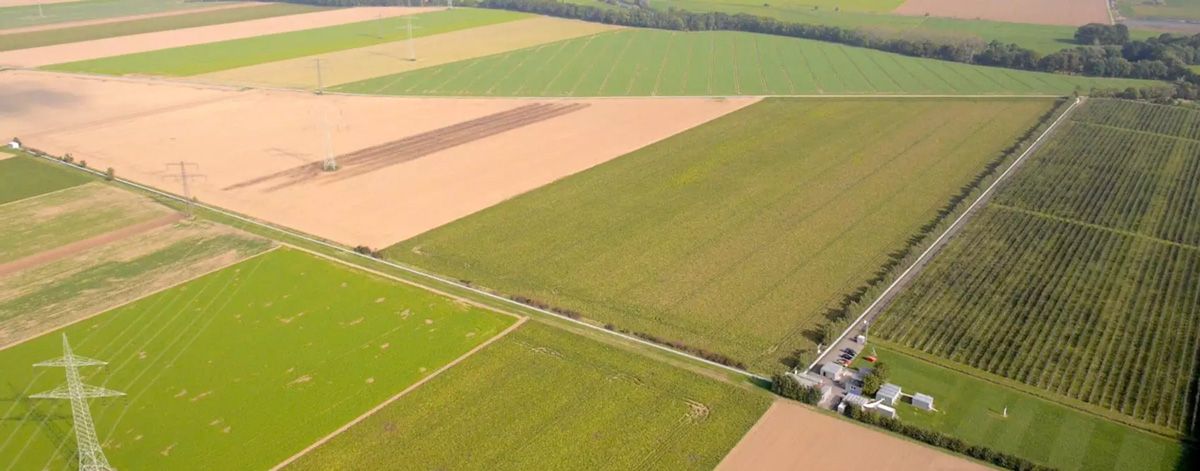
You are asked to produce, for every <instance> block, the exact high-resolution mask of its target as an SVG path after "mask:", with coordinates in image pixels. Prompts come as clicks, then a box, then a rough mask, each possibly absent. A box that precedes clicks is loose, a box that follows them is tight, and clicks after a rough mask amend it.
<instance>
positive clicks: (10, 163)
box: [0, 150, 89, 205]
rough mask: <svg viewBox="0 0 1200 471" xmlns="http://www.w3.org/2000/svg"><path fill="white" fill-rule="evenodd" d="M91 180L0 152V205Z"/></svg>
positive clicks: (26, 158)
mask: <svg viewBox="0 0 1200 471" xmlns="http://www.w3.org/2000/svg"><path fill="white" fill-rule="evenodd" d="M88 181H89V180H88V178H87V177H85V176H83V175H80V174H77V173H75V172H69V171H66V170H64V169H61V168H57V167H56V166H55V165H53V164H50V163H47V162H42V161H39V160H35V159H32V158H29V157H23V156H13V155H12V154H10V153H7V152H6V151H4V150H0V205H4V204H8V203H11V202H13V201H17V200H22V199H25V198H29V197H31V196H37V195H40V194H43V193H50V192H54V191H58V190H62V189H64V188H70V187H73V186H76V185H82V184H84V183H87V182H88Z"/></svg>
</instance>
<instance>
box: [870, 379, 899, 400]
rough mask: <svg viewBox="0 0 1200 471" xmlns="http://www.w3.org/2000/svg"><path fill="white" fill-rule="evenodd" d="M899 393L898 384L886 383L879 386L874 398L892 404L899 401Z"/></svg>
mask: <svg viewBox="0 0 1200 471" xmlns="http://www.w3.org/2000/svg"><path fill="white" fill-rule="evenodd" d="M900 394H901V390H900V386H896V385H894V384H892V383H887V384H885V385H883V386H882V387H880V388H879V392H877V393H875V399H879V400H881V401H883V403H884V404H886V405H889V406H894V405H896V403H897V402H900Z"/></svg>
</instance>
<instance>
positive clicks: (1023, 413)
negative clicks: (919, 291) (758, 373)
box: [854, 342, 1183, 471]
mask: <svg viewBox="0 0 1200 471" xmlns="http://www.w3.org/2000/svg"><path fill="white" fill-rule="evenodd" d="M866 351H867V352H869V353H870V354H873V355H876V356H878V357H879V359H880V360H881V361H884V362H886V363H887V364H888V367H889V370H890V371H891V382H893V383H896V384H898V385H900V386H901V387H903V388H904V392H906V393H909V394H912V393H914V392H921V393H925V394H929V395H931V396H933V397H934V404H933V405H934V407H935V408H936V409H937V410H936V411H933V412H929V411H924V410H920V409H917V408H915V407H913V406H912V405H910V404H907V403H903V404H901V405H899V406H898V407H897V412H898V413H899V415H900V419H901V420H903V421H904V422H905V423H910V424H914V425H917V426H919V427H922V428H926V429H930V430H937V431H940V432H944V433H947V434H950V435H953V436H955V437H958V438H961V439H962V440H964V441H966V442H968V443H972V444H981V445H987V446H989V447H992V448H993V449H996V450H999V451H1004V452H1008V453H1013V454H1015V455H1017V456H1021V457H1023V458H1026V459H1029V460H1033V461H1035V462H1038V463H1042V464H1045V465H1047V466H1052V467H1054V468H1057V469H1061V470H1064V471H1073V470H1080V471H1082V470H1093V469H1108V470H1128V471H1143V470H1144V471H1151V470H1161V471H1171V470H1175V469H1182V468H1180V467H1178V466H1179V463H1180V460H1181V459H1182V457H1183V456H1182V455H1183V449H1182V446H1181V444H1180V443H1179V441H1177V440H1172V439H1169V438H1165V437H1162V436H1159V435H1155V434H1151V433H1148V432H1144V431H1141V430H1137V429H1135V428H1132V427H1128V426H1125V425H1121V424H1117V423H1113V422H1112V421H1109V420H1106V419H1104V418H1102V417H1098V416H1096V415H1093V414H1089V413H1087V412H1082V411H1079V410H1076V409H1072V408H1069V407H1065V406H1062V405H1060V404H1056V403H1054V402H1052V401H1048V400H1045V399H1041V398H1038V397H1034V396H1031V395H1029V394H1025V393H1022V392H1018V391H1016V390H1013V389H1010V388H1008V387H1005V386H1003V385H1000V384H997V383H995V382H990V381H985V380H982V379H979V378H976V377H972V376H971V375H968V374H963V373H961V372H958V371H953V370H949V369H946V368H943V367H941V366H937V365H935V364H933V363H929V362H926V361H922V360H918V359H917V357H912V356H909V355H906V354H904V353H900V352H899V351H896V350H895V349H892V348H887V347H885V346H882V345H877V342H872V344H871V345H868V346H867V348H866ZM864 365H866V363H865V362H862V361H856V364H855V365H854V366H856V367H859V366H864ZM1006 408H1007V410H1008V412H1007V414H1008V416H1007V417H1005V415H1004V414H1005V412H1004V411H1005V409H1006Z"/></svg>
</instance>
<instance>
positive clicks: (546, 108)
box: [224, 103, 588, 191]
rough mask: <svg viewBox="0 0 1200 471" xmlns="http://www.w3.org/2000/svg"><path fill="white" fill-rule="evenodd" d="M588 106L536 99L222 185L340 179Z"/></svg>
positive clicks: (276, 185)
mask: <svg viewBox="0 0 1200 471" xmlns="http://www.w3.org/2000/svg"><path fill="white" fill-rule="evenodd" d="M587 106H588V105H587V103H535V104H530V105H525V106H521V107H519V108H513V109H511V110H507V111H501V112H499V113H495V114H490V115H487V116H484V117H482V118H475V119H472V120H469V121H464V122H461V123H458V124H454V125H451V126H446V127H444V128H441V129H435V130H433V131H429V132H424V133H421V134H417V135H415V136H410V137H406V138H404V139H400V140H396V141H392V142H386V143H383V144H380V145H377V146H371V147H368V148H366V149H361V150H357V151H354V152H351V153H349V154H345V155H341V156H338V157H337V165H338V170H337V172H325V171H324V162H312V163H309V164H305V165H302V166H299V167H296V168H294V169H289V170H286V171H283V172H279V173H274V174H271V175H267V176H264V177H259V178H255V179H251V180H247V181H245V182H242V183H238V184H236V185H232V186H229V187H226V188H224V189H225V190H236V189H238V188H243V187H247V186H254V185H258V184H262V183H267V182H274V185H273V186H271V187H269V188H267V189H266V191H275V190H279V189H281V188H284V187H288V186H292V185H295V184H298V183H302V182H305V181H308V180H311V179H314V178H317V177H321V176H322V174H325V175H326V176H327V177H326V178H325V179H326V180H342V179H345V178H350V177H353V176H355V175H361V174H364V173H368V172H372V171H375V170H379V169H381V168H384V167H389V166H392V165H396V164H400V163H404V162H408V161H410V160H416V159H419V158H421V157H425V156H428V155H432V154H434V153H437V152H441V151H444V150H446V149H450V148H452V147H457V146H460V145H463V144H466V143H468V142H474V141H478V140H480V139H484V138H487V137H490V136H494V135H496V134H500V133H502V132H505V131H511V130H513V129H516V128H519V127H522V126H528V125H530V124H533V123H537V122H540V121H545V120H547V119H550V118H554V117H557V116H562V115H564V114H567V113H570V112H572V111H577V110H580V109H583V108H587ZM280 180H282V181H280Z"/></svg>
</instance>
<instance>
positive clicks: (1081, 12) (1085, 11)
mask: <svg viewBox="0 0 1200 471" xmlns="http://www.w3.org/2000/svg"><path fill="white" fill-rule="evenodd" d="M894 13H899V14H901V15H913V16H923V15H925V14H926V13H928V14H929V15H930V16H941V17H948V18H962V19H970V20H973V19H982V20H994V21H1009V22H1014V23H1035V24H1048V25H1068V26H1080V25H1084V24H1087V23H1103V24H1109V23H1110V22H1111V20H1112V19H1111V18H1110V17H1109V15H1108V3H1107V0H908V1H906V2H904V4H903V5H900V7H898V8H896V10H895V11H894Z"/></svg>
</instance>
